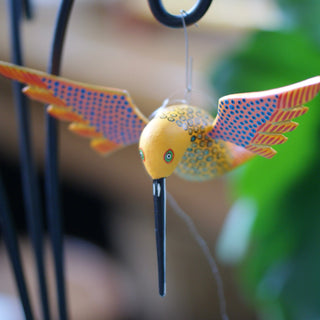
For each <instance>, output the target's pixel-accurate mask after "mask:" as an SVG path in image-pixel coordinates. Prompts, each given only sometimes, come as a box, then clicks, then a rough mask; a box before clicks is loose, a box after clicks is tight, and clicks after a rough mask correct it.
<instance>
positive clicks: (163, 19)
mask: <svg viewBox="0 0 320 320" xmlns="http://www.w3.org/2000/svg"><path fill="white" fill-rule="evenodd" d="M148 3H149V7H150V10H151V12H152V14H153V15H154V17H155V18H156V19H157V20H158V21H159V22H160V23H162V24H164V25H165V26H167V27H171V28H183V23H182V20H181V15H173V14H171V13H169V12H168V11H167V10H166V9H165V8H164V6H163V5H162V1H161V0H148ZM211 3H212V0H198V1H197V3H196V4H195V5H194V6H193V7H192V8H191V9H190V10H189V11H187V12H186V13H185V15H184V20H185V24H186V25H187V26H189V25H191V24H194V23H196V22H197V21H199V20H200V19H201V18H202V17H203V16H204V14H205V13H206V12H207V10H208V9H209V7H210V5H211Z"/></svg>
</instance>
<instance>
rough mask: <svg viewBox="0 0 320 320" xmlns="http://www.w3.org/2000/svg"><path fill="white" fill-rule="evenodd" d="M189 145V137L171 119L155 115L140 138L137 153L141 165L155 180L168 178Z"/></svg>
mask: <svg viewBox="0 0 320 320" xmlns="http://www.w3.org/2000/svg"><path fill="white" fill-rule="evenodd" d="M189 144H190V136H189V135H188V134H187V132H186V131H185V130H184V129H183V128H182V127H181V126H178V125H177V124H176V122H175V121H174V119H173V118H170V117H169V116H168V117H164V116H161V115H160V116H159V115H157V116H156V117H155V118H154V119H152V120H151V121H150V122H149V123H148V124H147V126H146V127H145V128H144V130H143V131H142V133H141V136H140V143H139V152H140V157H141V159H142V161H143V164H144V166H145V168H146V170H147V172H148V174H149V175H150V177H151V178H152V179H153V180H155V179H160V178H166V177H168V176H170V175H171V174H172V173H173V171H174V170H175V168H176V167H177V165H178V163H179V162H180V160H181V158H182V156H183V154H184V152H185V151H186V149H187V147H188V145H189Z"/></svg>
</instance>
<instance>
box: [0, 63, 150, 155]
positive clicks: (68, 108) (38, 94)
mask: <svg viewBox="0 0 320 320" xmlns="http://www.w3.org/2000/svg"><path fill="white" fill-rule="evenodd" d="M0 74H2V75H3V76H5V77H7V78H10V79H13V80H17V81H19V82H22V83H24V84H27V85H28V86H27V87H26V88H24V89H23V92H24V93H25V94H26V95H27V96H29V97H30V98H32V99H34V100H38V101H40V102H43V103H46V104H50V106H49V107H48V109H47V110H48V112H49V114H50V115H52V116H54V117H56V118H58V119H60V120H66V121H71V122H72V123H71V124H70V126H69V129H70V130H71V131H73V132H75V133H77V134H79V135H82V136H86V137H89V138H92V141H91V146H92V147H93V148H94V149H95V150H96V151H98V152H100V153H102V154H106V153H108V152H110V151H113V150H115V149H117V148H119V147H122V146H125V145H129V144H132V143H136V142H138V141H139V137H140V134H141V132H142V130H143V128H144V127H145V125H146V124H147V123H148V119H147V118H146V117H145V116H144V115H143V114H142V113H141V112H140V111H139V109H138V108H137V107H136V106H135V105H134V103H133V102H132V100H131V97H130V95H129V94H128V92H127V91H125V90H121V89H114V88H108V87H99V86H92V85H88V84H83V83H80V82H75V81H71V80H67V79H64V78H61V77H57V76H53V75H49V74H46V73H44V72H40V71H35V70H32V69H29V68H24V67H19V66H16V65H13V64H10V63H6V62H1V61H0Z"/></svg>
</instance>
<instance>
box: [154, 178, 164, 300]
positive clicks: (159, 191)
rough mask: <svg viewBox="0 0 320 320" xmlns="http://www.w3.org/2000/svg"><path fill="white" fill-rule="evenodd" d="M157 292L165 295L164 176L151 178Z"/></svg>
mask: <svg viewBox="0 0 320 320" xmlns="http://www.w3.org/2000/svg"><path fill="white" fill-rule="evenodd" d="M153 202H154V219H155V233H156V242H157V256H158V279H159V294H160V296H162V297H163V296H165V295H166V178H161V179H155V180H153Z"/></svg>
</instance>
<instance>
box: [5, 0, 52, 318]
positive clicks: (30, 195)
mask: <svg viewBox="0 0 320 320" xmlns="http://www.w3.org/2000/svg"><path fill="white" fill-rule="evenodd" d="M7 2H8V11H9V15H10V20H9V21H10V27H9V30H10V39H11V41H10V42H11V56H12V58H11V60H12V61H13V63H15V64H18V65H22V64H23V57H22V48H21V26H20V25H21V17H22V14H21V1H20V0H8V1H7ZM25 2H27V1H25ZM22 87H23V86H22V85H21V84H19V83H18V82H13V90H14V98H15V99H14V100H15V101H14V103H15V109H16V119H17V123H18V128H19V130H18V132H19V149H20V163H21V179H22V190H23V200H24V204H25V211H26V218H27V219H26V220H27V227H28V232H29V235H30V238H31V243H32V247H33V251H34V257H35V261H36V268H37V280H38V285H39V295H40V297H41V305H42V316H43V319H44V320H50V311H49V302H48V293H47V284H46V272H45V264H44V247H43V219H42V215H43V214H42V210H41V200H40V187H39V183H38V179H37V175H36V169H35V165H34V159H33V155H32V145H31V138H30V132H31V130H30V119H29V118H30V117H29V104H28V100H27V98H26V96H25V95H23V94H22Z"/></svg>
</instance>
